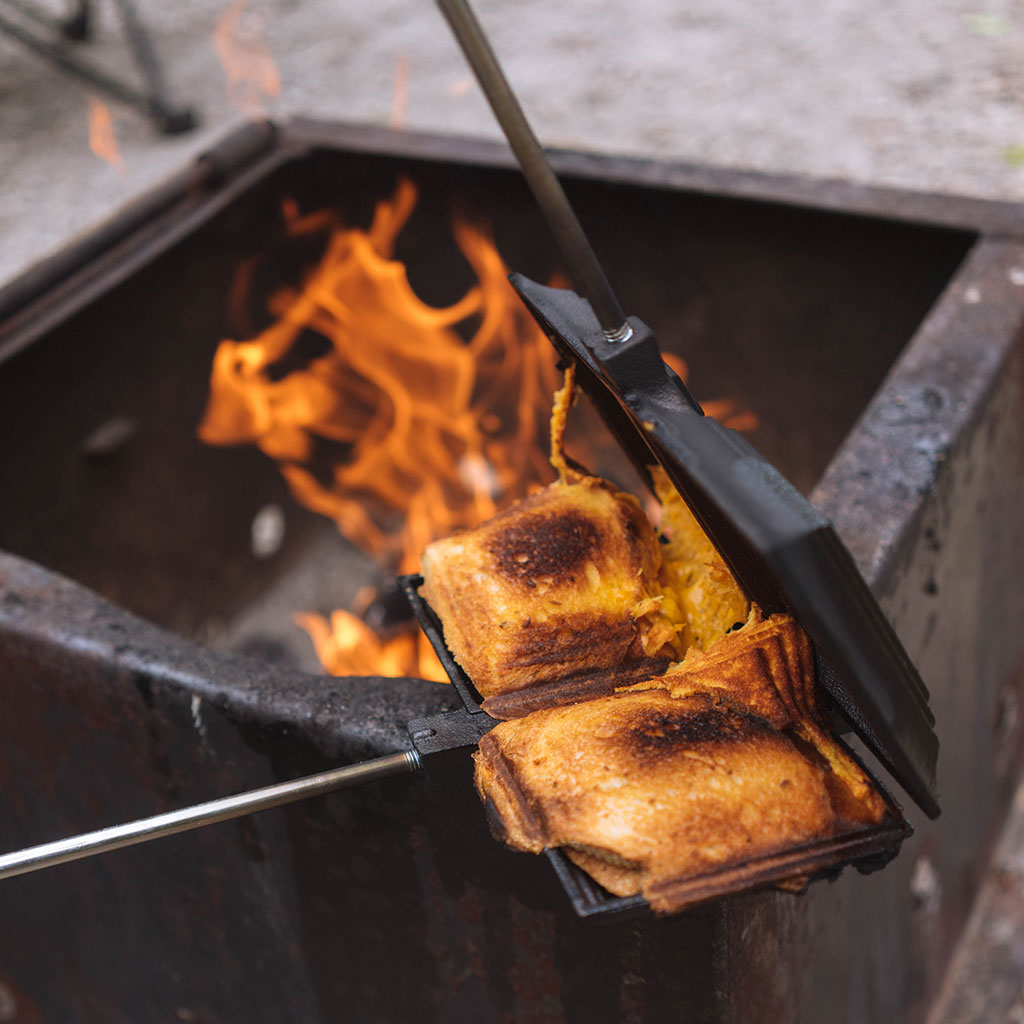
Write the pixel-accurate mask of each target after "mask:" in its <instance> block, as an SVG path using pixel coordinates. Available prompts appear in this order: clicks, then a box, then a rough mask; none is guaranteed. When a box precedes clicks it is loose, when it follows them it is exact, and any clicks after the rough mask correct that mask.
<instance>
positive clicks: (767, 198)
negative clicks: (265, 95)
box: [0, 117, 1024, 363]
mask: <svg viewBox="0 0 1024 1024" xmlns="http://www.w3.org/2000/svg"><path fill="white" fill-rule="evenodd" d="M325 147H328V148H333V149H343V148H344V149H351V150H355V151H358V152H360V153H366V154H373V155H380V156H391V157H404V158H410V159H418V160H425V161H435V162H439V163H442V162H449V163H459V164H475V165H478V166H481V167H494V168H506V169H514V168H515V166H516V165H515V160H514V158H513V156H512V153H511V151H510V150H509V149H508V147H507V146H506V145H504V144H503V143H499V142H494V141H490V140H487V139H481V138H477V137H472V136H460V135H440V134H433V133H426V132H407V131H395V130H393V129H389V128H381V127H377V126H374V125H361V124H346V123H342V122H332V121H323V120H316V119H310V118H301V117H299V118H294V119H292V120H289V121H285V122H282V123H280V124H278V123H275V122H271V121H260V122H253V123H250V124H247V125H244V126H243V127H242V128H240V129H237V130H235V131H234V132H231V133H229V134H228V135H226V136H225V137H224V138H223V139H222V140H221V142H219V143H217V144H216V145H214V146H213V147H211V148H210V149H209V150H206V151H205V152H203V153H202V154H200V155H199V156H197V157H196V158H195V159H194V160H193V161H192V163H191V164H190V165H189V166H187V167H186V168H185V169H183V170H182V171H180V172H178V173H177V174H175V175H173V176H172V177H170V178H168V179H167V180H166V181H165V182H163V183H162V184H161V185H158V186H157V187H156V188H154V189H153V190H151V191H150V192H148V193H146V194H144V195H143V196H141V197H140V198H139V199H137V200H135V201H134V202H132V203H130V204H129V205H128V206H126V207H125V208H124V209H122V210H121V211H120V212H119V213H117V214H115V215H114V216H113V217H112V218H110V220H108V221H107V222H105V223H104V224H102V225H100V226H99V227H98V228H96V229H95V230H94V231H92V232H90V233H89V234H87V235H86V236H85V237H84V238H82V239H80V240H78V241H77V242H74V243H72V244H71V245H69V246H67V247H66V248H65V249H62V250H60V251H59V252H57V253H56V254H55V255H53V256H52V257H50V258H49V259H47V260H44V261H43V262H41V263H39V264H36V265H35V266H33V267H30V268H29V269H28V270H27V271H26V272H25V273H24V274H22V275H21V276H19V277H17V278H15V279H14V280H13V281H11V282H10V283H9V284H7V285H6V286H4V287H3V288H0V363H2V362H3V361H4V360H5V359H8V358H10V357H12V356H13V355H15V354H16V353H17V352H19V351H21V350H22V349H24V348H26V347H27V346H29V345H31V344H32V343H33V342H34V341H36V340H37V339H38V338H40V337H41V336H42V335H44V334H45V333H46V332H47V331H48V330H49V329H50V328H51V327H52V326H53V325H54V324H55V323H57V322H58V321H60V320H62V319H66V318H67V317H68V316H69V315H71V314H72V313H74V312H76V311H77V310H79V309H81V308H82V307H83V306H85V305H86V304H87V303H88V302H90V301H92V300H93V299H94V298H95V297H96V296H97V295H99V294H101V293H102V292H104V291H106V290H108V289H110V288H112V287H113V286H114V285H116V284H118V283H119V282H121V281H123V280H124V279H125V278H127V277H128V276H129V275H130V274H132V273H133V272H134V271H135V270H136V269H137V268H138V267H139V266H141V265H143V264H144V263H146V262H148V261H149V260H151V259H153V258H154V257H155V256H157V255H159V254H160V253H162V252H164V251H166V250H167V249H168V248H170V247H171V246H173V245H174V244H176V243H177V242H178V241H180V240H181V239H182V238H183V237H185V236H187V235H188V234H189V233H191V232H192V231H194V230H195V229H196V228H198V227H199V226H201V225H202V224H203V223H205V222H206V221H207V220H208V219H209V218H211V217H212V216H214V215H215V214H216V213H217V212H218V211H220V210H222V209H223V208H224V207H225V206H226V205H227V204H228V203H230V202H231V201H232V200H233V199H235V198H236V197H237V196H238V195H239V194H240V193H242V192H244V191H245V189H246V188H247V187H249V185H250V184H252V182H253V181H255V180H258V179H259V178H260V177H261V176H263V175H265V174H267V173H268V172H269V171H270V170H271V169H273V168H274V167H277V166H280V165H283V164H285V163H287V162H288V161H290V160H292V159H294V158H296V157H298V156H300V155H302V154H304V153H307V152H309V151H311V150H315V149H317V148H325ZM551 159H552V163H553V165H554V167H555V170H556V171H557V172H558V173H559V174H561V175H565V176H567V177H579V178H584V179H589V180H594V181H603V182H608V183H609V184H620V185H630V186H640V187H647V188H666V189H672V190H678V191H689V192H694V193H697V194H704V195H708V196H709V197H710V196H715V197H718V198H726V199H737V200H747V201H752V202H760V203H768V204H775V205H781V206H788V207H793V208H799V209H803V210H811V211H813V210H818V211H821V212H831V213H836V214H844V215H848V216H850V215H853V216H864V217H873V218H883V219H887V220H892V221H897V222H902V223H910V224H919V225H922V226H931V227H937V228H946V229H953V230H961V231H967V232H972V233H976V234H982V235H990V236H1004V235H1005V236H1011V237H1024V206H1021V205H1020V204H1013V203H1003V202H995V201H990V200H982V199H971V198H966V197H958V196H944V195H937V194H929V193H918V192H910V191H905V190H898V189H888V188H879V187H874V186H862V185H857V184H855V183H851V182H842V181H827V180H819V179H812V178H805V177H799V176H795V175H769V174H760V173H755V172H748V171H738V170H733V169H729V168H720V167H709V166H703V165H698V164H692V163H685V162H678V161H660V160H650V159H643V158H638V157H629V156H616V155H609V154H602V153H584V152H578V151H571V150H553V151H552V153H551Z"/></svg>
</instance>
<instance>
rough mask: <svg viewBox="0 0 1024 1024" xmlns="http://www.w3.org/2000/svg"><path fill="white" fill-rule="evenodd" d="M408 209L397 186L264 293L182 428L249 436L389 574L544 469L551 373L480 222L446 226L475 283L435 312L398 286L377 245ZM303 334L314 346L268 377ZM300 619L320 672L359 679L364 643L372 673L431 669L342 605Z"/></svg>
mask: <svg viewBox="0 0 1024 1024" xmlns="http://www.w3.org/2000/svg"><path fill="white" fill-rule="evenodd" d="M415 203H416V189H415V187H414V186H413V185H412V184H411V183H410V182H408V181H403V182H401V183H400V184H399V186H398V189H397V191H396V193H395V195H394V197H393V198H392V200H390V201H389V202H382V203H379V204H378V206H377V209H376V212H375V215H374V218H373V223H372V225H371V227H370V229H369V230H368V231H362V230H358V229H349V228H344V227H340V226H337V225H334V226H333V227H332V229H331V235H330V239H329V242H328V245H327V250H326V253H325V255H324V257H323V259H322V260H321V263H320V265H319V266H318V267H317V269H316V270H315V271H314V272H313V273H312V275H311V277H310V279H309V281H308V282H307V284H306V286H305V287H304V288H303V290H302V291H301V292H300V293H294V292H282V293H279V294H278V295H276V296H275V297H274V298H273V299H272V300H271V308H272V311H273V312H275V314H278V315H279V319H278V320H277V322H276V323H274V324H272V325H271V326H270V327H268V328H267V329H266V330H265V331H263V332H262V333H261V334H260V335H258V336H257V337H255V338H253V339H251V340H249V341H241V342H239V341H230V340H228V341H223V342H222V343H221V344H220V346H219V347H218V349H217V352H216V354H215V357H214V364H213V372H212V375H211V381H210V398H209V403H208V406H207V410H206V414H205V416H204V418H203V421H202V423H201V425H200V428H199V436H200V438H201V439H202V440H204V441H206V442H208V443H210V444H241V443H254V444H256V445H258V446H259V447H260V449H261V450H262V451H263V452H265V453H266V454H267V455H269V456H271V457H272V458H274V459H276V460H277V461H278V464H279V468H280V470H281V472H282V474H283V475H284V477H285V479H286V480H287V482H288V485H289V487H290V488H291V491H292V493H293V495H294V496H295V497H296V498H297V499H298V500H299V501H300V502H301V503H302V504H304V505H305V506H306V507H307V508H310V509H313V510H314V511H316V512H320V513H322V514H323V515H326V516H329V517H330V518H332V519H333V520H334V521H335V522H336V523H337V525H338V528H339V529H340V530H341V532H342V533H343V534H344V535H345V536H346V537H348V538H349V539H350V540H351V541H353V542H354V543H355V544H357V545H358V546H360V547H361V548H363V549H364V550H365V551H368V552H370V553H371V554H373V555H375V556H376V557H377V558H378V559H379V560H380V561H381V562H382V563H384V564H387V565H389V566H392V567H394V568H396V569H397V570H398V571H401V572H408V571H412V570H414V569H415V568H416V567H417V565H418V561H419V555H420V552H421V551H422V550H423V548H424V547H425V546H426V545H427V544H428V543H429V542H430V541H431V540H434V539H436V538H437V537H443V536H447V535H448V534H450V533H452V532H454V531H455V530H457V529H460V528H463V527H468V526H473V525H476V524H477V523H480V522H482V521H483V520H484V519H487V518H489V517H490V516H492V515H494V513H495V512H496V511H497V509H498V505H499V503H500V502H506V503H507V502H510V501H512V500H514V499H515V498H517V497H520V496H521V495H522V494H524V493H525V492H526V489H527V488H528V487H529V486H531V485H533V484H536V483H538V482H540V481H543V480H548V479H550V478H551V475H552V474H551V470H550V467H549V466H548V464H547V460H546V458H545V454H544V444H543V442H542V439H543V438H544V436H545V431H546V425H547V419H548V411H549V405H550V396H551V394H552V392H553V391H554V389H555V387H556V386H557V383H558V375H557V372H556V371H555V368H554V356H553V352H552V350H551V347H550V345H549V343H548V342H547V339H546V338H545V337H544V335H543V333H542V332H541V331H540V329H539V328H538V327H537V326H536V324H535V323H534V321H533V320H532V318H531V317H530V316H529V314H528V313H527V312H526V310H525V309H524V308H523V306H522V305H521V303H520V302H519V301H518V299H517V298H516V295H515V293H514V292H513V290H512V288H511V286H510V285H509V284H508V281H507V279H506V274H507V270H506V267H505V265H504V263H503V262H502V260H501V257H500V256H499V255H498V252H497V250H496V248H495V246H494V243H493V242H492V241H491V239H490V238H489V236H488V234H487V233H486V232H485V231H484V230H483V229H481V228H480V227H478V226H475V225H473V224H470V223H468V222H467V221H465V220H462V219H457V220H456V222H455V226H454V234H455V240H456V242H457V244H458V246H459V248H460V250H461V251H462V253H463V255H464V256H465V258H466V260H467V261H468V262H469V264H470V266H471V267H472V268H473V270H474V272H475V274H476V277H477V281H478V283H477V284H476V285H474V286H473V287H471V288H470V289H469V291H468V292H467V293H466V294H465V295H464V296H463V297H462V298H461V299H460V300H459V301H458V302H455V303H454V304H453V305H451V306H448V307H446V308H435V307H433V306H429V305H427V304H426V303H424V302H423V301H421V300H420V298H419V297H418V296H417V295H416V294H415V293H414V292H413V290H412V288H411V287H410V285H409V282H408V280H407V278H406V272H405V267H404V266H403V265H402V264H401V263H398V262H396V261H394V260H393V259H392V258H391V254H392V251H393V246H394V242H395V239H396V237H397V235H398V233H399V231H400V230H401V228H402V227H403V225H404V224H405V222H406V220H407V219H408V217H409V215H410V214H411V213H412V210H413V208H414V206H415ZM286 214H287V215H288V218H289V220H290V225H289V230H290V233H291V234H293V235H299V234H309V233H311V232H314V231H322V230H323V229H324V228H325V227H328V226H331V223H330V217H329V215H326V214H315V215H311V216H305V217H300V216H299V215H298V213H297V211H295V210H294V209H293V208H292V209H290V210H287V211H286ZM309 332H313V333H314V334H316V335H319V336H320V338H321V339H323V340H324V341H325V342H326V343H327V349H326V352H325V353H324V354H322V355H319V356H317V357H316V358H313V359H311V360H309V361H308V362H307V363H306V364H305V365H303V366H302V367H301V368H299V369H295V370H292V371H291V372H289V373H287V374H284V375H280V374H277V373H275V372H274V370H275V366H276V364H279V363H280V361H281V360H282V359H283V358H284V356H285V355H286V354H288V353H289V352H291V350H292V348H293V346H294V345H295V343H296V341H297V340H298V338H299V337H300V335H304V336H308V333H309ZM325 441H326V442H333V443H334V445H335V446H336V447H337V446H340V447H341V450H343V451H344V452H345V457H344V458H343V459H342V460H340V461H338V462H336V463H334V464H333V465H331V466H330V467H327V468H326V469H324V468H322V467H321V466H320V465H319V463H318V458H317V454H318V448H320V447H322V446H323V443H324V442H325ZM301 623H302V625H304V626H305V628H306V629H307V631H309V632H310V635H311V636H312V637H313V640H314V642H315V644H316V646H317V648H318V651H319V653H320V654H321V658H322V660H323V661H324V662H325V664H326V665H327V666H328V667H329V668H330V670H331V671H335V672H337V673H339V674H350V673H353V674H360V673H365V672H366V671H369V669H368V668H367V667H366V665H367V662H366V661H365V660H364V657H363V655H364V654H365V653H366V652H372V653H373V658H374V661H373V664H374V666H375V667H374V668H373V670H372V671H373V673H374V674H381V671H382V662H384V661H386V662H387V668H388V670H389V671H393V672H396V673H397V674H407V675H414V674H421V675H424V674H425V675H429V676H431V677H435V678H443V674H442V673H441V671H440V666H439V665H437V663H436V661H435V660H434V659H433V656H432V654H431V655H430V657H425V656H424V654H425V652H424V650H423V645H422V644H421V643H420V642H419V641H418V639H413V638H412V637H408V638H399V640H398V641H394V642H393V643H392V644H391V645H389V646H386V647H385V646H382V644H383V642H379V641H377V640H376V638H374V637H372V634H371V633H369V631H368V630H367V629H366V627H365V626H364V624H363V623H362V622H361V621H360V620H359V619H358V618H356V617H355V616H351V615H349V614H348V613H344V612H341V613H339V612H335V613H334V615H333V616H332V619H331V622H330V623H328V622H327V621H326V620H324V619H323V618H321V617H319V616H313V615H309V614H306V615H303V616H301ZM371 638H372V639H371ZM375 644H376V646H375ZM403 652H404V653H403Z"/></svg>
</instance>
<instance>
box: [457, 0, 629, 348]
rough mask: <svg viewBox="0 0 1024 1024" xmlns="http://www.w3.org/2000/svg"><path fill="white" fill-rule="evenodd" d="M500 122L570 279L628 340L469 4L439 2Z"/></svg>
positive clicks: (608, 329) (610, 332) (612, 330)
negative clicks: (549, 228)
mask: <svg viewBox="0 0 1024 1024" xmlns="http://www.w3.org/2000/svg"><path fill="white" fill-rule="evenodd" d="M437 4H438V6H439V7H440V8H441V12H442V13H443V14H444V16H445V18H447V19H448V24H449V25H451V28H452V32H453V33H454V34H455V38H456V39H457V40H458V42H459V45H460V46H461V47H462V52H463V53H464V54H465V55H466V59H467V60H468V61H469V64H470V66H471V67H472V68H473V71H474V73H475V74H476V77H477V80H478V81H479V82H480V87H481V88H482V89H483V91H484V95H485V96H486V97H487V101H488V103H490V105H491V109H492V110H493V111H494V116H495V117H496V118H497V119H498V123H499V124H500V125H501V128H502V131H504V133H505V137H506V138H507V139H508V142H509V145H510V146H511V147H512V152H513V153H515V155H516V159H517V160H518V161H519V166H520V167H521V168H522V170H523V174H524V175H525V176H526V181H527V184H528V185H529V186H530V188H531V189H532V191H533V194H534V196H535V197H536V199H537V202H538V203H539V204H540V208H541V210H542V212H543V213H544V216H545V217H546V218H547V222H548V224H549V225H550V227H551V230H552V232H554V235H555V239H556V241H557V242H558V245H559V247H560V248H561V250H562V255H563V256H564V257H565V262H566V264H567V265H568V269H569V276H570V277H571V278H572V280H573V283H574V284H575V285H576V287H577V289H579V291H580V293H581V294H582V295H583V296H584V297H585V298H586V299H587V301H588V302H589V303H590V305H591V306H592V307H593V310H594V313H595V315H596V316H597V319H598V321H599V322H600V324H601V327H602V328H603V329H604V332H605V334H606V335H607V336H608V338H609V340H611V341H624V340H625V339H626V338H628V337H629V335H630V333H631V329H630V327H629V324H627V323H626V315H625V313H623V312H622V307H621V306H620V305H619V300H618V299H617V298H616V297H615V293H614V292H613V291H612V289H611V285H610V284H609V283H608V279H607V278H606V277H605V273H604V270H602V269H601V264H600V263H598V261H597V256H595V255H594V250H593V249H592V248H591V246H590V242H588V241H587V236H586V235H585V234H584V233H583V227H582V226H581V225H580V222H579V220H578V219H577V217H576V214H575V212H574V211H573V208H572V207H571V206H570V205H569V200H568V198H567V197H566V194H565V191H564V190H563V189H562V186H561V184H560V182H559V181H558V178H556V177H555V172H554V171H553V170H552V169H551V164H550V163H549V162H548V158H547V156H546V155H545V153H544V149H543V147H542V146H541V144H540V142H538V140H537V136H536V135H534V134H533V129H532V128H531V127H530V124H529V122H528V121H527V120H526V115H525V114H524V113H523V108H522V107H521V106H520V105H519V101H518V100H517V99H516V97H515V94H514V93H513V92H512V88H511V86H510V85H509V84H508V79H506V78H505V74H504V72H503V71H502V70H501V65H500V64H499V63H498V58H497V57H496V56H495V54H494V50H492V49H491V44H490V43H489V42H488V41H487V37H486V36H485V35H484V31H483V29H482V28H481V26H480V22H479V21H477V19H476V16H475V15H474V14H473V11H472V10H471V9H470V6H469V4H468V3H467V2H466V0H437Z"/></svg>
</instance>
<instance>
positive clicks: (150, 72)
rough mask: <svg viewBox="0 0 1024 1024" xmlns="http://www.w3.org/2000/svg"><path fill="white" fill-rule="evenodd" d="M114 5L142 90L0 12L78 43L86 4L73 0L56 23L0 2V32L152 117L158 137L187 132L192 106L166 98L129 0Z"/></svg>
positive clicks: (13, 2)
mask: <svg viewBox="0 0 1024 1024" xmlns="http://www.w3.org/2000/svg"><path fill="white" fill-rule="evenodd" d="M118 6H119V8H120V10H121V19H122V23H123V25H124V30H125V35H126V37H127V40H128V44H129V45H130V47H131V50H132V55H133V57H134V58H135V63H136V64H137V65H138V68H139V70H140V72H141V73H142V76H143V78H144V80H145V84H146V91H145V92H142V91H140V90H139V89H137V88H135V87H133V86H131V85H129V84H127V83H126V82H122V81H121V80H120V79H117V78H114V77H113V76H112V75H109V74H107V73H106V72H105V71H103V70H102V69H100V68H97V67H96V66H95V65H93V64H91V63H89V62H87V61H83V60H81V59H79V57H78V55H77V54H75V53H73V52H72V51H71V50H70V49H69V48H68V47H67V46H66V45H62V43H60V42H54V41H52V40H50V39H47V38H45V37H44V36H43V35H41V34H39V33H38V32H37V31H35V30H34V29H33V28H30V27H29V26H28V25H27V24H23V23H22V22H21V21H18V20H16V19H14V18H11V17H9V16H8V15H7V14H5V13H3V8H4V7H6V8H8V9H9V10H12V11H16V12H18V14H20V15H21V16H22V17H23V18H24V19H25V20H26V21H31V22H34V23H35V24H37V25H40V26H43V27H45V28H47V29H49V30H52V31H56V32H59V33H60V34H61V35H63V36H64V37H65V39H68V40H83V39H87V38H88V36H89V29H90V23H91V12H92V8H91V3H90V0H78V3H77V5H76V9H75V10H74V12H73V13H72V14H71V15H70V17H69V18H68V19H66V20H64V21H56V20H55V19H53V18H51V17H49V16H48V15H46V14H43V13H42V12H40V11H38V10H37V9H35V8H34V7H33V6H32V5H31V4H30V3H27V2H25V0H0V32H6V33H7V34H8V35H9V36H11V37H12V38H14V39H17V40H18V41H19V42H20V43H22V44H24V45H25V46H27V47H28V48H29V49H30V50H33V51H35V52H36V53H38V54H39V55H40V56H41V57H44V58H46V59H47V60H49V61H50V62H51V63H53V64H56V65H57V67H59V68H61V69H62V70H63V71H67V72H68V73H69V74H72V75H75V76H76V77H78V78H80V79H82V80H83V81H85V82H88V83H89V85H91V86H93V87H94V88H96V89H99V90H101V91H102V92H104V93H106V94H107V95H108V96H112V97H113V98H114V99H116V100H118V101H119V102H121V103H125V104H127V105H128V106H131V107H135V108H136V109H137V110H141V111H142V112H143V113H145V114H146V115H148V116H149V117H150V118H152V120H153V123H154V124H155V125H156V127H157V129H158V130H159V131H160V132H162V133H163V134H165V135H176V134H179V133H181V132H186V131H189V130H191V129H192V128H194V127H195V125H196V124H197V118H196V115H195V113H194V111H193V110H192V109H191V108H189V107H179V106H176V105H174V104H173V103H172V102H171V101H170V100H169V98H168V95H167V88H166V84H165V82H164V78H163V71H162V68H161V66H160V61H159V59H158V57H157V55H156V50H155V49H154V47H153V44H152V41H151V40H150V38H149V33H148V32H147V31H146V29H145V27H144V25H143V24H142V21H141V19H140V18H139V16H138V12H137V11H136V9H135V5H134V3H133V2H132V0H118Z"/></svg>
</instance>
